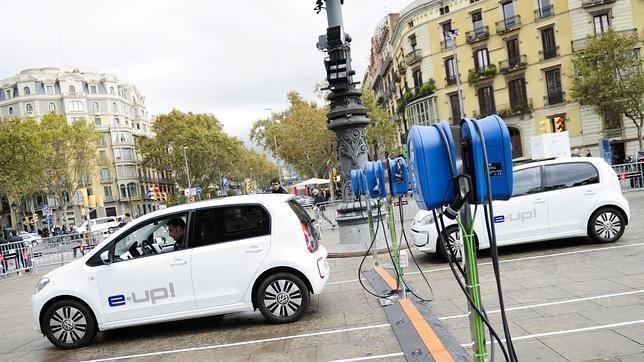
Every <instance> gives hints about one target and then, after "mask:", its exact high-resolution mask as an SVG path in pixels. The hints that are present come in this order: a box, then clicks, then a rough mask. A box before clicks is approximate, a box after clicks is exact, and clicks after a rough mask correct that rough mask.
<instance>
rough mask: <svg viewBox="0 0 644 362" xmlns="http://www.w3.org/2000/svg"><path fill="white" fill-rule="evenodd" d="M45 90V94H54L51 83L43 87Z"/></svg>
mask: <svg viewBox="0 0 644 362" xmlns="http://www.w3.org/2000/svg"><path fill="white" fill-rule="evenodd" d="M45 92H46V93H47V94H54V86H53V85H48V86H47V87H45Z"/></svg>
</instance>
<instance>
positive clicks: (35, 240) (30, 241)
mask: <svg viewBox="0 0 644 362" xmlns="http://www.w3.org/2000/svg"><path fill="white" fill-rule="evenodd" d="M18 236H20V237H22V241H24V242H25V243H26V244H27V245H31V246H36V245H38V244H40V242H41V241H42V239H41V238H40V235H38V234H37V233H28V232H26V231H21V232H19V233H18Z"/></svg>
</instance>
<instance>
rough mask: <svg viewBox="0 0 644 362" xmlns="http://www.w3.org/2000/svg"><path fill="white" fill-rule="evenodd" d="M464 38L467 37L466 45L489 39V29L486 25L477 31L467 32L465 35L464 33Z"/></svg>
mask: <svg viewBox="0 0 644 362" xmlns="http://www.w3.org/2000/svg"><path fill="white" fill-rule="evenodd" d="M465 36H466V37H467V44H473V43H476V42H479V41H481V40H485V39H487V38H489V37H490V30H489V27H488V26H487V25H486V26H483V27H480V28H478V29H474V30H470V31H468V32H467V33H465Z"/></svg>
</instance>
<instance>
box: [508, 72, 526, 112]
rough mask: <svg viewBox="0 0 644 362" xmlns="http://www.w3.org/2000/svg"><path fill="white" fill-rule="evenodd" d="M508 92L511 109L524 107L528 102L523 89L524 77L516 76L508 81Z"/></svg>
mask: <svg viewBox="0 0 644 362" xmlns="http://www.w3.org/2000/svg"><path fill="white" fill-rule="evenodd" d="M508 91H509V92H510V108H511V109H512V110H516V109H524V108H525V107H526V106H527V104H528V97H527V94H526V90H525V79H524V78H517V79H512V80H511V81H509V82H508Z"/></svg>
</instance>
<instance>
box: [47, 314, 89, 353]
mask: <svg viewBox="0 0 644 362" xmlns="http://www.w3.org/2000/svg"><path fill="white" fill-rule="evenodd" d="M49 329H50V330H51V333H52V334H53V336H54V338H56V339H57V340H59V341H60V342H61V343H66V344H69V343H76V342H77V341H79V340H80V339H82V338H83V337H85V333H86V332H87V319H86V318H85V316H84V315H83V313H82V312H81V311H79V310H78V309H76V308H74V307H70V306H65V307H61V308H58V309H57V310H56V311H54V313H53V314H52V315H51V317H50V319H49Z"/></svg>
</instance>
